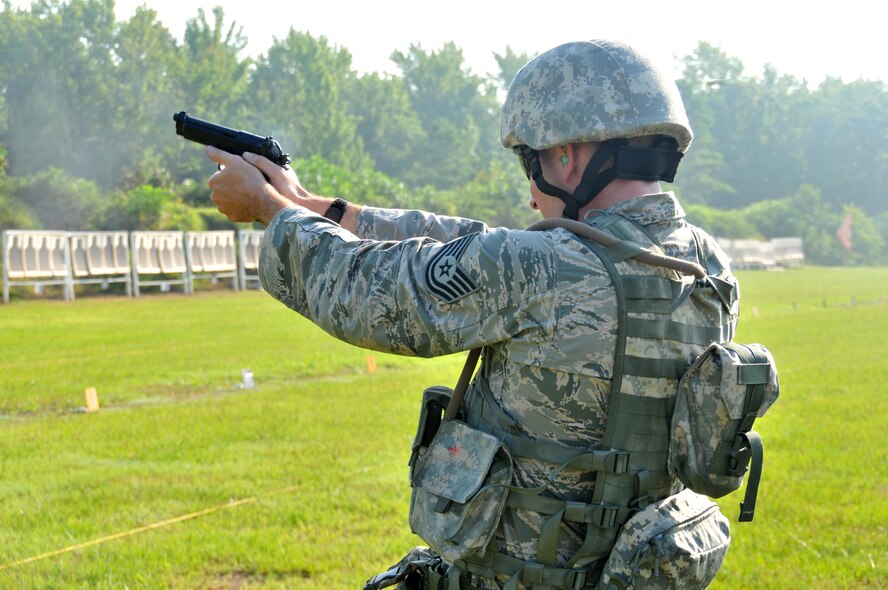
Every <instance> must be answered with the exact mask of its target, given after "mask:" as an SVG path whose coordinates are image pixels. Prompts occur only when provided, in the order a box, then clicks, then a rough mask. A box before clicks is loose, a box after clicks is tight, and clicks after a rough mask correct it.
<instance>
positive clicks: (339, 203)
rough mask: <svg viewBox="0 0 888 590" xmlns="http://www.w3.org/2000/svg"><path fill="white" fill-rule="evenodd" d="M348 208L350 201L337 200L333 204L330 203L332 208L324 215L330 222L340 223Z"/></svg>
mask: <svg viewBox="0 0 888 590" xmlns="http://www.w3.org/2000/svg"><path fill="white" fill-rule="evenodd" d="M347 207H348V201H346V200H345V199H336V200H334V201H333V202H332V203H330V207H329V208H328V209H327V211H326V212H325V213H324V217H326V218H327V219H329V220H330V221H335V222H336V223H339V222H340V221H341V220H342V216H343V215H345V210H346V208H347Z"/></svg>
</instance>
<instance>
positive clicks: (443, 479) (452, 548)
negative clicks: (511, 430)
mask: <svg viewBox="0 0 888 590" xmlns="http://www.w3.org/2000/svg"><path fill="white" fill-rule="evenodd" d="M415 457H416V460H415V464H414V465H413V469H412V475H411V482H410V484H411V487H412V493H411V498H410V527H411V529H412V530H413V532H414V533H416V534H417V535H419V537H420V538H422V539H423V540H424V541H425V542H426V543H428V544H429V546H430V547H431V548H432V549H433V550H434V551H435V552H436V553H438V554H439V555H441V556H442V557H443V558H444V559H445V560H446V561H448V562H450V563H453V562H454V561H456V560H459V559H462V558H464V557H468V556H470V555H474V554H479V553H483V551H484V549H485V548H486V547H487V544H488V543H489V542H490V539H491V538H492V537H493V534H494V532H495V531H496V528H497V525H498V524H499V521H500V518H501V517H502V513H503V510H504V508H505V504H506V496H507V495H508V492H509V485H510V484H511V481H512V470H513V466H512V458H511V456H510V455H509V453H508V451H507V450H506V448H505V446H504V445H503V443H502V441H500V440H499V439H498V438H496V437H494V436H492V435H490V434H487V433H485V432H482V431H480V430H475V429H474V428H471V427H469V426H468V425H466V424H465V423H464V422H462V421H460V420H447V421H443V422H441V423H440V424H439V425H438V428H437V432H436V433H435V435H434V437H433V438H432V440H431V441H430V443H429V445H428V447H427V448H424V447H422V445H420V446H419V447H417V450H416V452H415Z"/></svg>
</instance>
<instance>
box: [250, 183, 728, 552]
mask: <svg viewBox="0 0 888 590" xmlns="http://www.w3.org/2000/svg"><path fill="white" fill-rule="evenodd" d="M607 212H608V213H610V214H614V215H620V216H625V217H626V218H629V219H631V220H633V221H634V222H636V223H638V224H640V225H642V226H644V227H645V228H646V229H647V231H649V232H651V233H652V234H653V235H654V237H656V238H657V239H658V241H659V242H660V243H661V244H662V245H663V247H664V250H665V251H666V253H667V254H668V255H670V256H675V257H679V258H683V259H686V260H692V261H697V249H696V246H695V236H694V231H693V228H692V226H690V225H689V224H687V223H686V221H685V220H684V211H683V210H682V208H681V206H680V205H679V203H678V201H677V200H676V199H675V197H674V196H673V195H672V194H671V193H661V194H656V195H647V196H643V197H638V198H636V199H632V200H629V201H625V202H622V203H619V204H618V205H615V206H614V207H612V208H610V209H608V211H607ZM697 232H698V235H699V236H701V238H702V239H703V240H705V241H706V242H707V243H709V242H711V243H712V244H713V248H714V249H716V250H718V248H717V246H714V241H712V238H710V237H708V236H707V235H706V234H705V233H703V232H700V231H699V230H697ZM357 234H358V235H353V234H351V233H349V232H347V231H345V230H343V229H342V228H340V227H339V226H338V225H336V224H335V223H331V222H330V221H328V220H326V219H324V218H323V217H320V216H317V215H313V214H310V213H308V212H305V211H304V210H297V209H288V210H284V211H283V212H281V213H280V214H278V215H277V216H276V217H275V219H274V220H273V221H272V222H271V224H270V225H269V227H268V229H267V231H266V234H265V237H264V239H263V242H262V246H261V260H260V279H261V281H262V285H263V287H264V288H265V289H266V291H268V292H269V293H270V294H271V295H272V296H274V297H275V298H277V299H278V300H280V301H281V302H282V303H284V304H285V305H287V306H288V307H290V308H291V309H293V310H295V311H297V312H298V313H300V314H302V315H304V316H305V317H307V318H309V319H310V320H312V321H313V322H315V323H316V324H317V325H319V326H320V327H321V328H323V329H324V330H326V331H327V332H329V333H330V334H332V335H333V336H335V337H337V338H340V339H342V340H345V341H346V342H349V343H352V344H354V345H357V346H362V347H365V348H370V349H375V350H381V351H387V352H392V353H397V354H405V355H418V356H437V355H445V354H451V353H455V352H460V351H466V350H469V349H472V348H476V347H478V346H484V347H485V349H484V354H483V359H482V364H481V367H480V368H479V370H478V373H477V375H476V377H475V380H474V381H473V384H472V386H471V387H470V389H469V393H468V397H469V398H471V396H472V395H473V392H474V391H476V390H478V388H485V389H487V390H489V391H490V392H491V393H492V394H493V397H494V399H495V401H496V403H497V404H498V405H499V408H500V409H501V410H502V412H504V413H505V414H506V415H507V416H509V417H510V418H511V419H513V420H514V421H515V422H516V423H517V428H518V433H517V434H519V435H521V436H524V437H527V438H531V439H536V440H544V441H547V442H554V443H559V444H561V445H564V446H568V447H573V448H577V449H589V448H596V445H598V444H599V442H600V441H601V439H602V436H603V433H604V427H605V424H606V414H607V402H608V396H609V392H610V379H611V377H612V376H613V367H614V348H615V344H616V334H617V317H618V315H617V302H616V297H615V294H614V288H613V284H612V280H611V278H610V275H609V273H608V271H607V269H606V268H605V266H604V264H603V263H602V262H601V260H600V259H599V258H598V257H597V256H596V255H595V254H594V253H593V252H592V251H591V250H590V248H589V247H588V245H587V243H586V242H585V241H584V239H583V238H579V237H577V236H576V235H574V234H573V233H571V232H569V231H567V230H563V229H558V230H552V231H546V232H529V231H516V230H508V229H503V228H499V229H491V228H488V227H486V226H485V225H484V224H482V223H479V222H477V221H472V220H466V219H460V218H454V217H444V216H436V215H433V214H429V213H425V212H418V211H402V210H392V209H378V208H369V207H368V208H364V209H363V210H362V211H361V213H360V219H359V224H358V229H357ZM471 234H475V235H474V237H472V238H470V239H469V238H464V242H462V243H461V248H460V249H459V252H458V256H454V261H455V262H457V263H458V265H459V267H460V268H461V269H462V272H464V274H465V275H466V276H468V277H469V278H471V280H472V281H473V284H474V285H476V286H477V289H475V290H472V289H468V288H467V289H464V293H462V294H461V296H459V297H457V298H452V297H444V296H442V295H441V294H440V293H438V292H436V291H439V290H440V289H438V287H440V283H447V282H448V281H449V280H451V279H449V278H448V277H449V275H448V276H445V274H447V273H449V271H450V268H447V269H446V271H447V273H445V272H442V268H441V264H440V262H441V259H442V258H441V257H440V256H439V255H440V253H441V252H442V251H444V250H445V249H446V248H447V246H448V243H450V242H451V241H453V240H455V239H459V238H462V237H464V236H469V235H471ZM719 251H720V250H719ZM435 264H437V265H438V267H439V268H438V274H437V275H434V276H433V277H432V278H433V279H435V280H436V281H437V283H438V284H436V282H435V281H432V280H431V279H430V277H429V276H428V273H429V269H430V268H431V267H432V266H433V265H435ZM639 265H640V263H639ZM640 266H645V265H640ZM644 272H648V273H652V272H653V273H660V274H668V272H670V271H666V270H665V269H653V268H652V267H646V269H645V270H644ZM729 278H730V277H729ZM695 313H696V314H697V315H696V316H695V315H694V314H695ZM711 313H715V315H716V316H717V315H718V314H717V313H716V312H713V311H711V310H708V309H706V308H705V306H700V307H699V308H698V311H696V312H695V311H693V308H692V309H691V310H690V311H688V312H687V314H688V317H683V318H682V321H683V322H685V323H690V324H697V325H710V324H711V322H712V317H711ZM725 335H726V336H728V337H730V336H732V335H733V332H732V326H731V327H730V331H729V332H728V333H726V334H725ZM629 346H633V344H632V343H627V347H629ZM636 346H638V347H642V346H644V347H649V344H647V343H644V344H642V343H637V345H636ZM701 350H702V349H688V348H685V347H682V346H680V345H677V344H676V343H674V342H671V341H668V340H666V341H664V344H663V346H662V350H648V349H646V350H637V351H633V354H644V355H653V356H652V358H673V359H680V360H682V361H684V362H687V363H688V364H689V363H690V362H691V360H693V358H694V357H695V356H696V355H697V354H699V352H701ZM638 379H639V381H638V382H634V383H629V384H628V387H631V388H634V389H632V390H630V391H628V393H633V392H634V393H635V394H639V395H648V396H653V395H665V393H663V383H661V382H659V380H655V379H648V380H645V378H641V377H640V378H638ZM676 384H677V383H676ZM676 384H673V385H672V394H673V395H674V392H675V386H676ZM664 463H665V459H664ZM514 467H515V473H514V482H513V483H514V484H515V485H518V486H521V487H525V488H533V487H537V486H539V485H541V484H544V483H546V482H547V481H549V479H550V476H551V475H552V470H553V468H552V466H551V465H550V464H547V463H543V462H539V461H535V460H530V459H526V458H522V457H516V458H515V465H514ZM664 468H665V466H664ZM593 487H594V486H593V476H592V475H591V474H590V473H588V472H582V471H570V470H565V471H564V472H562V473H560V474H559V475H558V476H557V477H556V478H555V479H554V481H553V482H552V484H551V485H550V487H549V489H548V491H547V495H550V496H553V497H556V498H560V499H564V500H570V501H576V502H588V501H589V500H590V498H591V494H592V490H593ZM544 523H545V518H544V517H543V515H540V514H538V513H534V512H531V511H528V510H522V509H512V508H507V509H506V511H505V513H504V515H503V519H502V521H501V523H500V527H499V529H498V530H497V533H496V537H495V538H496V542H497V546H498V548H499V551H501V552H503V553H506V554H508V555H511V556H514V557H517V558H519V559H523V560H528V561H535V558H536V550H537V549H536V543H535V542H533V541H532V540H533V539H535V538H536V537H537V536H538V535H539V532H540V530H541V528H542V527H543V525H544ZM560 526H561V529H562V530H561V533H562V534H561V535H560V536H559V545H558V548H557V560H558V563H559V564H563V563H566V562H567V560H569V559H570V557H571V556H572V555H573V554H574V553H576V551H577V549H578V548H579V547H580V546H581V545H582V542H583V538H584V533H585V527H584V526H583V525H581V524H576V523H571V522H564V523H562V524H561V525H560Z"/></svg>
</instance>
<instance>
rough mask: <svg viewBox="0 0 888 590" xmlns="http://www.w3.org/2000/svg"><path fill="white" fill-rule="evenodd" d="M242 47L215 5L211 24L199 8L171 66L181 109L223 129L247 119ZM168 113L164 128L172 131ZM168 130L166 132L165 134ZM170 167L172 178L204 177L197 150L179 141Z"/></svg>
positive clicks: (239, 33) (237, 31)
mask: <svg viewBox="0 0 888 590" xmlns="http://www.w3.org/2000/svg"><path fill="white" fill-rule="evenodd" d="M246 45H247V38H246V37H244V35H243V28H242V27H239V26H238V25H237V23H236V22H232V23H231V24H230V25H226V23H225V12H224V10H223V9H222V7H221V6H217V7H216V8H214V9H213V22H212V23H210V22H209V21H208V20H207V16H206V13H205V12H204V11H203V9H200V10H198V16H197V17H196V18H192V19H190V20H188V21H187V23H186V25H185V36H184V45H183V47H182V48H181V51H180V55H179V59H178V61H177V67H176V69H174V70H173V71H174V72H176V75H175V76H174V80H175V83H176V84H177V85H178V87H179V89H180V90H181V92H182V96H183V101H182V103H181V107H176V109H175V110H180V109H181V110H186V111H189V112H190V114H192V115H194V116H196V117H199V118H201V119H208V120H210V121H214V122H218V123H220V124H223V125H226V126H228V127H239V126H241V124H242V123H239V122H244V121H246V119H247V115H246V112H247V109H248V107H249V106H250V105H249V104H248V102H247V98H246V93H247V89H248V85H249V79H250V76H249V75H250V68H251V67H252V60H251V59H249V58H243V59H242V58H241V57H240V55H241V53H242V51H243V50H244V48H245V47H246ZM172 115H173V112H169V113H168V115H167V117H168V118H169V121H168V122H167V127H166V128H167V129H168V130H169V129H172V125H173V123H172ZM168 132H169V131H168ZM176 146H177V151H176V152H175V153H174V154H173V156H172V158H173V159H172V160H171V161H170V166H171V168H172V170H173V171H174V174H175V176H176V177H178V178H183V179H184V178H204V177H205V176H206V171H207V163H208V160H207V158H206V156H205V155H204V153H203V151H201V150H198V149H195V147H194V145H193V144H190V142H185V141H178V142H176Z"/></svg>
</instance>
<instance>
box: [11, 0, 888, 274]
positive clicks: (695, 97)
mask: <svg viewBox="0 0 888 590" xmlns="http://www.w3.org/2000/svg"><path fill="white" fill-rule="evenodd" d="M296 26H298V23H294V27H293V28H291V29H290V31H289V33H288V34H287V35H286V36H285V37H283V38H275V39H273V40H272V42H271V44H270V47H269V49H268V50H267V51H266V52H265V53H263V54H261V55H259V56H258V57H255V58H254V57H249V56H245V55H244V53H245V52H244V49H245V47H246V43H247V39H246V37H245V36H244V35H243V31H242V29H241V28H240V27H239V26H238V25H237V23H235V22H229V21H228V20H227V19H226V17H225V14H224V11H223V9H222V8H221V7H217V8H215V9H214V10H213V11H212V13H211V14H207V13H206V12H205V11H203V10H200V11H198V14H197V15H196V16H194V17H193V18H190V19H188V20H187V23H186V27H185V33H184V36H183V39H182V40H181V41H179V40H177V39H176V38H175V37H174V36H173V35H172V34H171V33H170V31H169V30H168V29H167V28H166V27H165V26H164V25H163V24H162V23H161V22H160V21H159V20H158V16H157V13H156V12H155V11H154V10H152V9H150V8H148V7H146V6H143V7H141V8H139V9H137V10H136V12H135V14H134V15H133V16H132V17H131V18H129V19H128V20H118V19H117V18H116V16H115V14H114V3H113V0H67V1H61V0H37V1H35V2H34V3H33V4H32V5H31V7H30V9H14V8H12V7H11V5H10V4H9V2H8V1H6V0H4V5H3V10H2V12H0V56H2V59H0V228H3V229H6V228H18V229H27V228H46V229H205V228H208V229H214V228H221V227H227V226H228V222H227V220H225V219H224V217H222V216H221V215H220V214H219V213H218V212H216V211H215V209H214V208H213V207H212V206H211V204H210V203H209V200H208V189H207V188H206V179H207V177H208V176H209V174H211V173H212V171H213V168H212V163H211V162H210V161H209V160H207V158H206V157H205V155H204V154H203V151H202V150H201V149H200V148H199V147H198V146H197V145H196V144H193V143H191V142H187V141H184V140H183V139H182V138H181V137H178V136H176V135H175V133H174V123H173V120H172V115H173V114H174V113H175V112H178V111H181V110H186V111H188V112H189V114H191V115H194V116H197V117H199V118H203V119H207V120H211V121H213V122H216V123H220V124H223V125H226V126H229V127H235V128H239V129H244V130H248V131H251V132H253V133H257V134H260V135H272V136H274V137H275V139H277V140H278V141H279V142H280V143H281V144H282V145H283V146H284V148H285V149H286V150H287V151H288V152H289V153H290V154H291V155H292V157H293V158H294V165H295V168H296V170H297V171H298V173H299V175H300V178H301V179H302V182H303V184H305V185H306V187H308V188H309V189H311V190H314V191H316V192H318V193H321V194H330V195H342V196H345V197H346V198H350V199H352V200H354V201H356V202H364V203H369V204H374V205H380V206H395V207H418V208H424V209H430V210H434V211H438V212H442V213H450V214H459V215H465V216H470V217H475V218H478V219H481V220H484V221H486V222H488V223H490V224H492V225H509V226H513V227H520V226H524V225H527V224H528V223H530V222H532V221H533V220H534V219H535V216H534V214H533V213H532V212H531V211H530V210H529V208H528V207H527V199H528V197H527V195H528V189H527V182H526V179H525V178H524V177H523V176H522V174H521V173H520V171H519V170H518V167H517V164H516V162H515V159H514V157H513V156H512V155H511V153H510V152H509V151H507V150H504V149H503V148H502V147H501V146H500V144H499V110H500V105H501V97H502V96H503V92H504V91H505V89H506V88H507V86H508V82H509V81H510V80H511V79H512V77H513V75H514V74H515V73H516V72H517V70H518V69H519V68H520V67H521V66H522V65H523V64H524V63H526V62H527V61H528V59H530V58H531V57H532V56H529V55H526V54H521V53H516V52H514V51H513V50H512V49H511V48H510V47H506V48H505V50H504V51H503V52H502V53H501V54H500V53H494V57H495V58H496V62H497V65H498V70H499V71H498V72H497V73H496V74H490V75H485V76H480V75H478V74H475V73H473V72H472V71H471V70H470V69H469V68H468V67H467V66H466V65H465V62H464V59H463V54H462V51H461V50H460V48H459V47H457V46H456V45H455V44H453V43H447V44H444V45H443V46H442V47H440V48H438V49H435V50H428V49H424V48H423V47H422V46H421V45H419V44H414V45H411V46H410V47H409V48H408V49H407V50H404V51H393V53H392V55H391V59H392V61H393V62H394V63H395V64H396V66H397V67H398V69H399V70H400V75H388V74H380V73H369V74H359V73H358V72H356V71H355V70H354V69H353V68H352V63H351V54H350V53H349V52H348V50H347V49H346V48H344V47H338V46H335V45H331V44H330V43H329V42H328V41H327V39H326V38H325V37H323V36H321V37H313V36H311V35H310V34H308V33H303V32H299V31H298V30H297V29H296ZM683 66H684V70H683V73H682V76H681V78H680V79H679V80H678V84H679V88H680V90H681V93H682V96H683V98H684V100H685V104H686V108H687V111H688V116H689V117H690V120H691V124H692V127H693V128H694V131H695V139H694V143H693V145H692V147H691V150H690V151H689V153H688V155H687V156H686V157H685V160H684V162H683V163H682V165H681V167H680V170H679V174H678V176H677V178H676V183H675V184H674V185H671V186H669V187H668V188H670V189H671V190H675V191H676V192H677V193H678V194H679V196H680V197H681V199H682V200H683V202H684V203H686V204H687V209H688V215H689V218H690V219H691V220H692V221H695V222H697V223H700V224H701V225H703V226H704V227H705V228H706V229H707V230H709V231H710V232H711V233H713V234H715V235H719V236H725V237H730V238H740V237H749V238H756V237H758V238H771V237H779V236H786V235H800V236H802V237H803V238H805V243H806V255H807V256H808V258H809V260H812V261H814V262H819V263H825V264H839V263H855V264H872V263H883V262H886V261H888V253H886V247H885V245H886V241H888V211H886V207H885V205H884V201H883V199H882V198H881V196H882V195H884V194H886V193H888V100H886V98H888V96H886V83H885V82H884V81H867V80H858V81H854V82H850V83H845V82H843V81H841V80H838V79H827V80H825V81H823V82H822V83H821V84H820V85H818V86H817V87H816V88H812V87H811V86H810V85H808V84H807V83H806V81H804V80H798V79H796V78H794V77H792V76H788V75H778V74H777V72H776V71H775V70H773V69H772V68H770V67H765V69H764V71H763V72H762V74H761V75H758V76H749V75H746V74H744V67H743V64H742V62H741V61H740V60H738V59H736V58H733V57H731V56H728V55H726V54H725V53H724V52H722V51H721V50H720V49H719V48H718V47H716V46H714V45H711V44H708V43H700V44H699V45H698V46H697V47H696V49H695V50H694V52H693V53H692V54H691V55H688V56H686V57H685V58H684V59H683ZM849 213H850V214H851V215H852V217H853V220H854V226H853V228H854V229H853V232H854V234H853V235H854V247H853V249H852V251H851V252H845V251H844V250H842V247H841V245H840V244H839V242H838V240H837V239H836V236H835V230H836V228H837V227H838V226H839V224H840V222H841V221H842V219H844V218H845V216H846V215H848V214H849Z"/></svg>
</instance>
